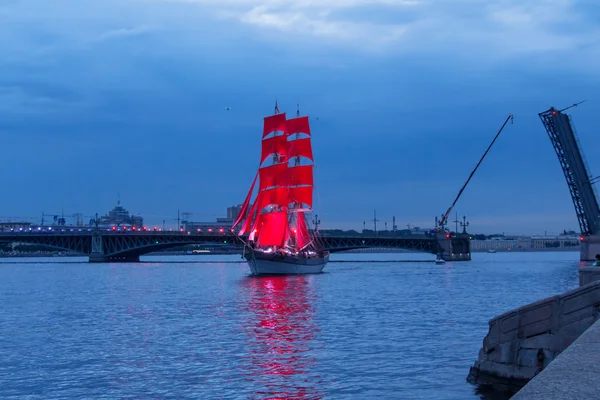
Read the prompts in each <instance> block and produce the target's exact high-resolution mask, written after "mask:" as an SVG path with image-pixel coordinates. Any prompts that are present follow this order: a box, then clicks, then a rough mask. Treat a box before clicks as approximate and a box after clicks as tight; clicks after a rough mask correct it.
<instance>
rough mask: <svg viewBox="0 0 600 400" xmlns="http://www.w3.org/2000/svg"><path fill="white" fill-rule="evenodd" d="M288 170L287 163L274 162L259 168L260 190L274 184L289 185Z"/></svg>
mask: <svg viewBox="0 0 600 400" xmlns="http://www.w3.org/2000/svg"><path fill="white" fill-rule="evenodd" d="M287 170H288V165H287V164H286V163H281V164H273V165H269V166H267V167H263V168H260V169H259V170H258V173H259V175H260V183H259V185H258V188H259V190H264V189H267V188H270V187H273V186H287V185H288V174H287Z"/></svg>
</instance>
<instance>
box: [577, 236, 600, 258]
mask: <svg viewBox="0 0 600 400" xmlns="http://www.w3.org/2000/svg"><path fill="white" fill-rule="evenodd" d="M579 252H580V255H579V260H580V261H595V260H596V254H600V236H597V235H591V236H583V240H582V241H581V245H580V247H579Z"/></svg>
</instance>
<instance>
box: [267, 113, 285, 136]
mask: <svg viewBox="0 0 600 400" xmlns="http://www.w3.org/2000/svg"><path fill="white" fill-rule="evenodd" d="M275 131H281V132H287V123H286V119H285V113H283V114H275V115H271V116H269V117H265V124H264V128H263V135H262V137H263V138H264V137H265V136H267V135H268V134H269V133H271V132H275Z"/></svg>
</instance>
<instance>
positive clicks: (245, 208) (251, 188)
mask: <svg viewBox="0 0 600 400" xmlns="http://www.w3.org/2000/svg"><path fill="white" fill-rule="evenodd" d="M256 178H258V173H257V174H256V176H255V177H254V181H252V186H250V191H249V192H248V195H247V196H246V200H244V205H243V206H242V209H241V210H240V213H239V214H238V217H237V218H236V220H235V222H234V223H233V226H232V227H231V229H234V228H235V227H236V226H237V224H239V223H240V221H241V220H242V219H243V218H244V216H245V215H246V211H248V204H250V198H251V197H252V192H253V191H254V184H255V183H256Z"/></svg>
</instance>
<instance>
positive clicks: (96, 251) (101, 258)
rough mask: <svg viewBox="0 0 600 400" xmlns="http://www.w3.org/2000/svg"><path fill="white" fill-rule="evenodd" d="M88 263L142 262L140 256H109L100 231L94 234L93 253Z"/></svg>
mask: <svg viewBox="0 0 600 400" xmlns="http://www.w3.org/2000/svg"><path fill="white" fill-rule="evenodd" d="M88 261H89V262H91V263H109V262H140V256H139V255H125V256H123V255H121V256H108V255H106V252H105V249H104V240H103V238H102V234H101V233H100V232H99V231H95V232H94V233H92V251H91V252H90V255H89V258H88Z"/></svg>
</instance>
